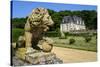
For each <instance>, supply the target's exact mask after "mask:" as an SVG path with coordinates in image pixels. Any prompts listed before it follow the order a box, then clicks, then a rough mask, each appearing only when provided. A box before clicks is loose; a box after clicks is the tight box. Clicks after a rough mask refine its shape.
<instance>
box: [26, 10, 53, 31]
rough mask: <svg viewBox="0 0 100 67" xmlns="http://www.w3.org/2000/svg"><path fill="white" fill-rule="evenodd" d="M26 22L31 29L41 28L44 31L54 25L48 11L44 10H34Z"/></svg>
mask: <svg viewBox="0 0 100 67" xmlns="http://www.w3.org/2000/svg"><path fill="white" fill-rule="evenodd" d="M27 21H28V22H29V23H30V25H31V27H41V28H44V31H46V30H47V29H48V26H51V25H53V23H54V22H53V21H52V19H51V16H50V15H49V13H48V10H47V9H45V8H36V9H34V10H33V11H32V13H31V14H30V15H29V16H28V19H27Z"/></svg>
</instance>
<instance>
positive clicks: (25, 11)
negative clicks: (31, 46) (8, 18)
mask: <svg viewBox="0 0 100 67" xmlns="http://www.w3.org/2000/svg"><path fill="white" fill-rule="evenodd" d="M11 4H12V5H11V10H12V12H11V13H12V18H16V17H17V18H21V17H26V16H28V15H29V14H30V13H31V11H32V10H33V9H34V8H38V7H43V8H47V9H51V10H54V11H57V12H58V11H61V10H71V11H77V10H79V11H81V10H97V6H94V5H79V4H61V3H47V2H28V1H12V2H11Z"/></svg>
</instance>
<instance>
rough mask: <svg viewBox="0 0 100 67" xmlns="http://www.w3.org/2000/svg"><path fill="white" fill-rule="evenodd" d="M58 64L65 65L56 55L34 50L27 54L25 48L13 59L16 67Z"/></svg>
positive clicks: (19, 50)
mask: <svg viewBox="0 0 100 67" xmlns="http://www.w3.org/2000/svg"><path fill="white" fill-rule="evenodd" d="M58 63H63V61H62V60H60V59H59V58H57V56H56V54H54V53H51V52H48V53H46V52H43V51H37V50H34V49H33V50H32V51H31V52H27V51H26V49H25V48H19V49H18V51H17V52H16V55H15V56H14V57H13V65H15V66H21V65H22V66H23V65H36V64H58Z"/></svg>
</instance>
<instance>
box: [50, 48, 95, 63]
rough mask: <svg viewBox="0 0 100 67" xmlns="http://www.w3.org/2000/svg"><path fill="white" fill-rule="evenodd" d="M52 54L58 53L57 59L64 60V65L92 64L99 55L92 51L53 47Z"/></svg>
mask: <svg viewBox="0 0 100 67" xmlns="http://www.w3.org/2000/svg"><path fill="white" fill-rule="evenodd" d="M52 52H54V53H56V55H57V57H58V58H60V59H61V60H63V62H64V63H74V62H90V61H96V60H97V53H96V52H91V51H84V50H77V49H69V48H62V47H53V50H52Z"/></svg>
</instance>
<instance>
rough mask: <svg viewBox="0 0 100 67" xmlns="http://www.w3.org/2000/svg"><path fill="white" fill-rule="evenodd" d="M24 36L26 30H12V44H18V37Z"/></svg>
mask: <svg viewBox="0 0 100 67" xmlns="http://www.w3.org/2000/svg"><path fill="white" fill-rule="evenodd" d="M21 35H24V30H23V29H19V28H14V29H12V42H16V41H17V39H18V37H19V36H21Z"/></svg>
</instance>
